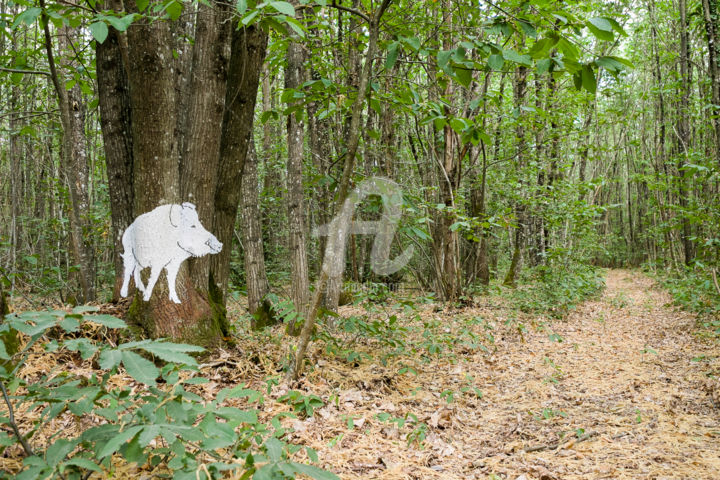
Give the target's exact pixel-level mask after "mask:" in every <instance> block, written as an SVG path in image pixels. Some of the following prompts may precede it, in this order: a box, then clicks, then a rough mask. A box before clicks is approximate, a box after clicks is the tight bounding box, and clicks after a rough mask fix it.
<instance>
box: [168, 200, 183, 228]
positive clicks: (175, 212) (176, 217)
mask: <svg viewBox="0 0 720 480" xmlns="http://www.w3.org/2000/svg"><path fill="white" fill-rule="evenodd" d="M181 210H182V207H181V206H180V205H175V204H172V205H170V225H172V226H173V227H177V226H178V225H180V211H181Z"/></svg>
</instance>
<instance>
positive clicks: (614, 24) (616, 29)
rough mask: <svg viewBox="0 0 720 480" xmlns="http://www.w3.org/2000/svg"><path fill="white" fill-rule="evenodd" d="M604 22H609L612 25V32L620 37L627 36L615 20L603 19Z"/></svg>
mask: <svg viewBox="0 0 720 480" xmlns="http://www.w3.org/2000/svg"><path fill="white" fill-rule="evenodd" d="M605 20H607V21H608V22H610V25H612V28H613V30H615V31H616V32H618V33H619V34H620V35H622V36H623V37H627V36H628V34H627V32H626V31H625V29H624V28H623V27H622V26H621V25H620V24H619V23H618V22H617V20H615V19H614V18H609V17H605Z"/></svg>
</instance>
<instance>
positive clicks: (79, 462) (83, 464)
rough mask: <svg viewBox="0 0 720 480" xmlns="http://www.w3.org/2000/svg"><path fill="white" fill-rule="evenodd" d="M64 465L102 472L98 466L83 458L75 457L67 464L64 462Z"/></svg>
mask: <svg viewBox="0 0 720 480" xmlns="http://www.w3.org/2000/svg"><path fill="white" fill-rule="evenodd" d="M63 465H74V466H76V467H80V468H84V469H85V470H92V471H93V472H100V471H102V469H101V468H100V467H99V466H98V464H96V463H95V462H92V461H90V460H88V459H87V458H82V457H73V458H71V459H70V460H68V461H67V462H63Z"/></svg>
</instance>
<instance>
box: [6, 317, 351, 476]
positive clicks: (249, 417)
mask: <svg viewBox="0 0 720 480" xmlns="http://www.w3.org/2000/svg"><path fill="white" fill-rule="evenodd" d="M91 310H92V309H89V308H81V309H75V310H74V311H73V312H71V313H67V312H63V311H44V312H25V313H22V314H19V315H8V316H7V318H6V323H4V324H3V326H2V327H3V328H14V329H16V330H17V331H19V332H22V333H24V334H25V335H27V336H28V337H29V338H30V340H29V342H28V344H27V346H26V347H25V349H24V350H23V351H22V352H20V353H19V354H18V363H17V367H15V369H14V370H12V371H9V370H8V369H6V368H2V367H0V383H2V385H3V389H5V388H7V389H8V390H9V391H10V392H12V395H11V396H8V397H6V406H7V407H8V408H10V409H12V410H11V411H15V410H19V409H24V408H26V406H27V405H31V406H32V407H33V408H35V409H40V412H41V413H40V417H39V419H38V420H36V421H35V422H34V428H33V429H32V430H31V431H30V432H22V433H21V435H22V442H24V443H25V444H26V445H27V446H28V449H29V450H31V451H29V452H27V453H31V454H30V455H28V456H27V457H26V458H25V459H24V460H23V466H24V469H23V471H22V472H20V473H19V474H18V475H17V476H16V477H15V478H18V479H21V480H30V479H41V478H48V477H62V478H67V479H80V478H87V475H88V474H89V473H90V472H100V473H101V474H103V475H104V476H113V471H114V468H115V467H114V465H115V464H114V463H113V461H112V457H113V456H114V455H120V456H121V457H122V458H123V459H124V460H125V461H126V462H129V463H136V464H137V465H138V466H139V467H141V468H143V469H145V470H147V471H149V472H155V473H156V474H160V473H161V472H167V471H169V472H170V473H171V475H172V476H173V478H177V479H198V478H200V479H208V480H209V479H211V478H219V477H221V476H223V475H225V474H227V473H232V472H234V473H235V474H238V475H242V478H254V479H270V478H272V479H291V478H295V477H296V476H297V475H299V474H303V475H308V476H310V477H311V478H315V479H319V480H329V479H333V480H335V479H337V476H335V475H334V474H332V473H329V472H326V471H323V470H321V469H319V468H317V467H314V466H312V465H305V464H301V463H297V462H293V461H292V460H291V456H292V455H293V454H294V453H295V452H297V451H298V450H299V449H300V447H299V446H297V445H291V444H289V443H287V442H286V441H284V440H283V435H284V430H283V429H282V428H280V425H279V423H278V421H277V418H275V419H273V420H272V421H271V425H267V424H264V423H262V422H260V421H259V420H258V412H257V411H255V410H252V409H249V410H243V409H240V408H236V407H230V406H226V405H225V401H226V400H228V399H231V398H256V399H257V398H260V397H262V394H261V393H260V392H256V391H253V390H249V389H246V388H244V387H242V386H240V387H236V388H232V389H230V388H225V389H223V390H220V391H219V392H218V393H217V395H216V396H215V398H214V399H210V400H207V399H205V398H203V397H200V396H199V395H197V394H196V393H193V386H194V385H197V384H201V383H206V382H207V381H208V380H207V379H205V378H203V377H202V376H200V375H199V371H198V365H197V362H196V361H195V359H194V358H193V357H192V356H191V355H189V354H191V353H197V352H200V351H202V349H201V348H199V347H195V346H191V345H182V344H174V343H169V342H165V341H162V340H143V341H138V342H130V343H124V344H119V345H118V346H116V347H113V346H109V345H107V344H105V342H102V341H96V340H94V339H91V338H87V337H84V336H79V335H80V334H81V333H83V332H85V331H87V330H88V325H89V324H95V325H101V326H102V327H104V328H107V329H116V328H124V322H122V321H121V320H119V319H117V318H114V317H110V316H107V315H97V314H88V313H87V312H88V311H91ZM51 332H55V333H54V334H53V338H54V339H53V340H48V338H47V335H48V334H50V333H51ZM73 337H74V338H73ZM36 343H42V344H43V345H44V348H45V349H46V350H47V351H51V352H56V353H57V354H58V355H60V354H71V355H79V357H80V358H81V359H82V360H93V361H96V362H97V364H98V366H99V371H98V372H97V373H94V374H93V375H92V376H90V377H89V378H88V377H85V376H76V375H75V374H73V373H71V372H66V371H61V370H53V371H51V372H46V373H44V374H42V375H41V376H40V378H38V379H37V380H35V381H33V382H27V381H26V380H24V379H23V378H21V377H18V376H17V372H18V370H19V369H20V368H21V367H22V366H23V365H24V362H25V361H26V359H27V356H28V354H29V352H30V350H31V348H32V347H33V346H34V345H35V344H36ZM5 356H7V355H5ZM148 356H149V357H150V358H151V359H152V358H154V360H155V361H152V360H151V359H148ZM156 364H157V365H156ZM122 370H124V371H125V372H126V373H127V374H128V375H130V376H131V377H132V378H133V379H134V380H135V381H137V382H139V383H140V384H142V385H141V386H140V387H139V388H138V387H134V388H131V386H129V385H122V384H120V383H119V382H117V381H113V378H114V377H115V376H116V375H117V374H118V373H120V372H121V371H122ZM313 402H314V399H311V400H310V404H309V405H310V406H311V407H312V406H314V405H315V403H313ZM67 415H74V416H78V417H91V418H96V419H99V420H100V422H99V423H98V422H96V423H95V425H94V426H92V427H91V428H88V429H86V430H85V431H81V432H80V433H79V434H78V435H76V436H72V435H70V436H68V435H65V434H64V432H63V430H59V431H57V432H56V433H54V434H52V435H51V437H50V443H49V445H48V447H47V448H46V449H44V450H42V449H37V448H34V447H33V437H34V436H35V435H36V434H38V432H40V431H41V430H46V429H47V427H48V426H49V425H50V423H51V422H53V421H60V420H61V418H62V417H64V416H67ZM12 418H13V416H12V415H8V416H5V417H2V418H0V423H2V424H3V425H4V428H5V429H6V430H7V431H11V429H12V428H17V425H16V424H15V423H14V422H13V420H12ZM19 441H20V439H18V438H13V437H11V436H10V435H8V434H7V433H3V434H2V435H0V449H1V450H4V449H6V448H7V447H8V446H10V445H12V444H13V443H15V442H19Z"/></svg>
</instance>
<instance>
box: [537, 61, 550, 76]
mask: <svg viewBox="0 0 720 480" xmlns="http://www.w3.org/2000/svg"><path fill="white" fill-rule="evenodd" d="M551 64H552V59H551V58H543V59H542V60H538V62H537V73H539V74H540V75H542V74H543V73H545V72H547V71H548V70H550V65H551Z"/></svg>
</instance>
